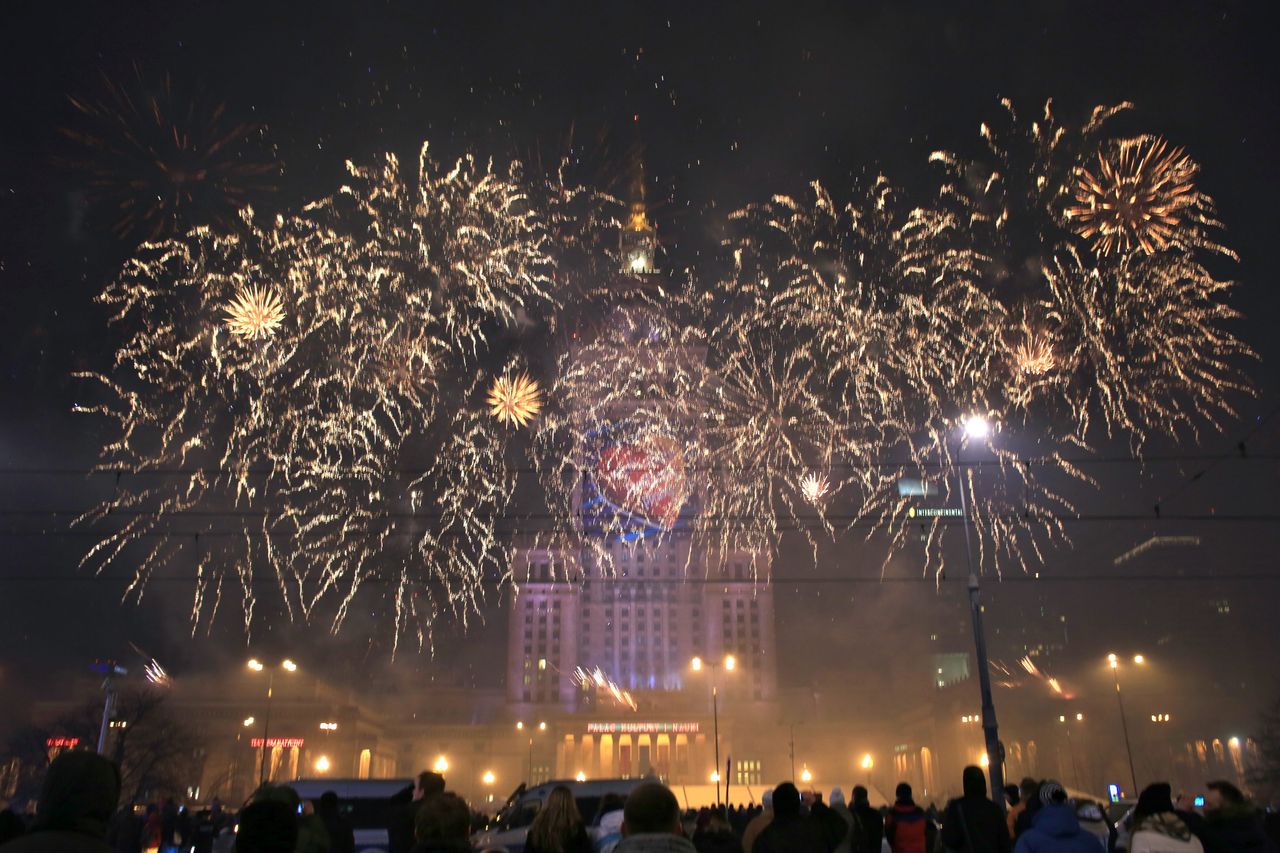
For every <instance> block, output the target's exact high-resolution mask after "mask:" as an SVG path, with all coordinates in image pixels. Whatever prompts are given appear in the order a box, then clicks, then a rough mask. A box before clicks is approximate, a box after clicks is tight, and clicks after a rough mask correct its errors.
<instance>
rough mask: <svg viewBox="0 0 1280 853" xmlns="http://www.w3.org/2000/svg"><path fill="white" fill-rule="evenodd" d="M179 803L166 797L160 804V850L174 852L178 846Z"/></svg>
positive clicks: (179, 835) (179, 834)
mask: <svg viewBox="0 0 1280 853" xmlns="http://www.w3.org/2000/svg"><path fill="white" fill-rule="evenodd" d="M180 837H181V833H180V832H179V829H178V803H177V801H176V800H174V799H173V797H165V798H164V801H163V802H161V803H160V849H161V850H162V851H169V850H172V849H173V848H174V847H176V846H177V844H178V839H179V838H180Z"/></svg>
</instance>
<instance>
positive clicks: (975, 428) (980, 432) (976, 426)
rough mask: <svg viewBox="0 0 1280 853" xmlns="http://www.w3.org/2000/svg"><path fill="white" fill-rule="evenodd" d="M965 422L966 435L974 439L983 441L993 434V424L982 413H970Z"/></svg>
mask: <svg viewBox="0 0 1280 853" xmlns="http://www.w3.org/2000/svg"><path fill="white" fill-rule="evenodd" d="M963 424H964V434H965V436H966V437H968V438H971V439H973V440H974V441H981V440H982V439H984V438H986V437H987V436H988V435H990V434H991V424H990V422H988V421H987V419H986V418H984V417H983V416H982V415H969V416H968V417H966V418H965V419H964V421H963Z"/></svg>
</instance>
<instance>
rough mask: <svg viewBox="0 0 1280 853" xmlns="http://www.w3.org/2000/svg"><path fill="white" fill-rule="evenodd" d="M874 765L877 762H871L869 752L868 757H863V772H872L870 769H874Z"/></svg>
mask: <svg viewBox="0 0 1280 853" xmlns="http://www.w3.org/2000/svg"><path fill="white" fill-rule="evenodd" d="M874 764H875V762H874V761H872V760H871V753H869V752H868V753H867V754H866V755H864V756H862V769H863V770H870V769H871V767H872V765H874Z"/></svg>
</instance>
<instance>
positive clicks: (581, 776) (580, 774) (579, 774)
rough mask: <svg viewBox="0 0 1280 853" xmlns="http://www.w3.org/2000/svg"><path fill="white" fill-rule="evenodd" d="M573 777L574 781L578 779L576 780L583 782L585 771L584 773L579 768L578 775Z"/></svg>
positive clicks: (585, 779)
mask: <svg viewBox="0 0 1280 853" xmlns="http://www.w3.org/2000/svg"><path fill="white" fill-rule="evenodd" d="M573 778H574V779H575V780H576V781H578V782H585V781H587V774H586V773H584V772H583V771H581V770H579V771H578V775H577V776H574V777H573Z"/></svg>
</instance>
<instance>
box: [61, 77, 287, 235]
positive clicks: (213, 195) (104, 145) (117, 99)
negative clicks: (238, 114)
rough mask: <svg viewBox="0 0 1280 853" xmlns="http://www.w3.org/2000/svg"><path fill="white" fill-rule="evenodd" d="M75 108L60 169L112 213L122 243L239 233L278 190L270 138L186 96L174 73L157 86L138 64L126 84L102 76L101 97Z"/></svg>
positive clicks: (221, 107)
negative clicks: (206, 232)
mask: <svg viewBox="0 0 1280 853" xmlns="http://www.w3.org/2000/svg"><path fill="white" fill-rule="evenodd" d="M69 101H70V102H71V106H72V107H73V108H74V110H75V112H76V119H77V120H76V121H74V122H72V123H71V124H70V125H69V126H68V127H66V128H64V129H63V135H64V136H66V137H67V138H68V139H69V140H71V141H72V142H73V143H75V145H76V146H77V148H78V150H77V151H76V152H75V153H73V154H70V155H68V156H66V157H63V158H60V159H61V162H62V164H63V165H64V166H66V167H68V168H69V169H71V170H73V171H76V172H78V173H81V174H83V175H84V176H85V177H86V180H87V188H86V189H87V195H88V198H89V201H90V204H91V205H93V204H97V205H99V206H101V208H103V210H111V211H113V220H112V223H111V229H112V231H114V232H115V234H116V236H117V237H119V238H121V239H143V240H158V239H161V238H163V237H167V236H170V235H173V234H176V233H179V232H181V231H184V230H186V229H187V228H190V227H193V226H197V225H213V226H217V227H219V228H223V229H230V228H235V227H237V225H238V222H239V220H238V217H237V213H238V211H239V210H240V209H242V208H243V207H245V206H247V205H248V204H249V203H250V202H251V201H253V200H254V199H255V198H259V197H261V196H263V195H265V194H268V193H271V192H274V190H275V180H276V179H277V178H278V176H279V174H280V172H281V168H280V164H279V163H278V162H277V161H276V159H275V157H274V156H273V155H272V153H271V151H270V150H269V148H268V146H267V145H266V144H265V143H264V132H265V129H264V128H262V127H260V126H258V125H254V124H250V123H244V122H236V121H234V120H232V119H231V118H230V117H229V115H230V113H229V110H228V108H227V105H226V104H224V103H210V102H208V101H207V100H204V99H200V98H197V97H187V96H185V95H183V94H182V92H181V90H180V87H179V86H177V85H176V84H175V82H174V80H173V78H172V77H171V76H170V75H168V74H165V75H163V77H161V78H159V79H158V80H151V79H148V77H147V76H146V75H145V74H144V73H143V71H142V68H141V67H140V66H138V65H136V64H135V65H134V66H133V68H132V71H131V73H130V74H129V75H127V76H126V77H125V78H123V79H121V80H116V79H113V78H111V77H109V76H107V75H106V74H105V73H104V74H102V75H101V87H100V92H99V94H98V95H96V96H91V97H85V96H80V95H73V96H71V97H69Z"/></svg>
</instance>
